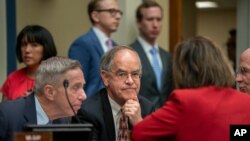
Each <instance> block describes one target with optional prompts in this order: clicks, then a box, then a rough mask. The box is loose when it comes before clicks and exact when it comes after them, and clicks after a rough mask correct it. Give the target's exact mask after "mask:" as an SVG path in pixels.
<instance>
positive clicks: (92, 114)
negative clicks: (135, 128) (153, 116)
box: [77, 89, 154, 141]
mask: <svg viewBox="0 0 250 141" xmlns="http://www.w3.org/2000/svg"><path fill="white" fill-rule="evenodd" d="M139 102H140V105H141V114H142V117H145V116H146V115H148V114H150V113H152V112H153V111H154V107H153V104H152V103H151V102H150V101H148V100H147V99H145V98H143V97H141V96H139ZM77 116H78V118H79V120H80V121H81V122H82V123H86V122H87V123H92V124H93V125H94V130H93V140H96V141H100V140H105V141H106V140H108V141H115V140H116V138H115V137H116V136H115V125H114V119H113V114H112V109H111V105H110V103H109V99H108V95H107V91H106V89H102V90H100V91H99V92H98V93H97V94H95V95H94V96H92V97H90V98H88V99H87V100H86V101H84V103H83V104H82V106H81V109H80V110H79V111H78V114H77ZM129 127H130V129H131V128H132V127H131V125H130V126H129Z"/></svg>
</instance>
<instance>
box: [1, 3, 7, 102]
mask: <svg viewBox="0 0 250 141" xmlns="http://www.w3.org/2000/svg"><path fill="white" fill-rule="evenodd" d="M5 10H6V9H5V0H0V21H1V22H0V50H1V51H0V68H1V69H0V85H1V86H2V84H3V83H4V80H5V79H6V75H7V64H6V63H7V51H6V50H7V43H6V42H7V38H6V35H7V34H6V29H7V28H6V11H5ZM1 100H2V94H1V95H0V101H1Z"/></svg>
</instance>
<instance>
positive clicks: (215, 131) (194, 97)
mask: <svg viewBox="0 0 250 141" xmlns="http://www.w3.org/2000/svg"><path fill="white" fill-rule="evenodd" d="M173 76H174V81H175V86H176V88H177V89H176V90H174V91H173V92H172V94H171V96H170V98H169V100H168V101H167V102H166V103H165V105H164V106H163V107H162V108H160V109H158V110H157V111H156V112H154V113H152V114H151V115H149V116H147V117H146V118H144V120H143V121H141V122H139V123H137V124H136V125H135V126H134V128H133V131H132V136H133V139H134V140H135V141H137V140H138V141H166V140H168V141H229V137H230V135H229V133H230V130H229V129H230V125H231V124H250V110H249V107H250V97H249V95H247V94H244V93H241V92H238V91H237V90H235V89H233V88H232V87H233V86H234V83H235V82H234V75H233V70H232V67H231V66H230V64H229V61H228V60H227V58H226V57H225V55H224V54H223V52H222V51H221V50H220V48H218V47H216V46H215V45H214V43H213V42H211V41H210V40H208V39H207V38H204V37H200V36H198V37H194V38H191V39H189V40H186V41H183V42H181V43H180V44H178V46H177V48H176V51H175V56H174V61H173Z"/></svg>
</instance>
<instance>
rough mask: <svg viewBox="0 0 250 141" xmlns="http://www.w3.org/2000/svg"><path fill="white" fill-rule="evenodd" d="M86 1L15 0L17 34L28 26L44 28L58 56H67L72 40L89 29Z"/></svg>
mask: <svg viewBox="0 0 250 141" xmlns="http://www.w3.org/2000/svg"><path fill="white" fill-rule="evenodd" d="M87 3H88V1H87V0H73V1H69V0H16V5H17V33H18V32H19V31H20V30H21V29H22V28H23V27H24V26H26V25H28V24H39V25H42V26H44V27H46V28H47V29H48V30H49V31H50V32H51V33H52V35H53V37H54V40H55V42H56V46H57V50H58V55H60V56H67V52H68V48H69V46H70V44H71V43H72V42H73V40H74V39H75V38H76V37H77V36H79V35H80V34H83V33H84V32H86V31H87V30H88V29H89V27H90V22H89V19H88V16H87Z"/></svg>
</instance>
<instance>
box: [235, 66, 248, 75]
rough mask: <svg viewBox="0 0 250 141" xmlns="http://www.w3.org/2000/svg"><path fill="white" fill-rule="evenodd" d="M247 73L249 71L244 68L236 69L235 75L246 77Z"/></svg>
mask: <svg viewBox="0 0 250 141" xmlns="http://www.w3.org/2000/svg"><path fill="white" fill-rule="evenodd" d="M247 73H250V69H248V68H245V67H239V68H238V71H237V74H242V75H246V74H247Z"/></svg>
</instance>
